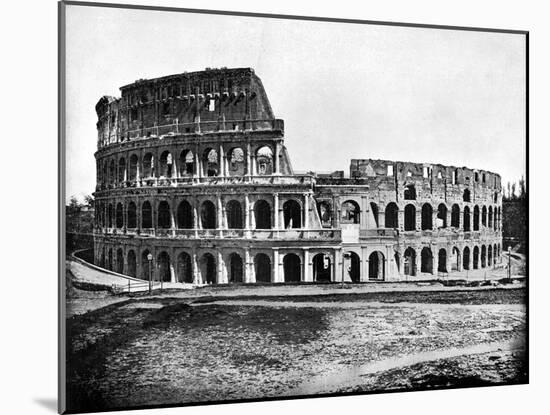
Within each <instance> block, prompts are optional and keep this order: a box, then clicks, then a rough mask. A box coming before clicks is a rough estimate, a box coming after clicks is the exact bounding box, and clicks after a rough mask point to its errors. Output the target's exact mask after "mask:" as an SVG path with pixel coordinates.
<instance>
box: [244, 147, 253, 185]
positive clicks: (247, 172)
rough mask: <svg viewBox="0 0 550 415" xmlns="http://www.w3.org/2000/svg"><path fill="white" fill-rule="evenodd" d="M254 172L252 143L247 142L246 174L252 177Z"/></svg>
mask: <svg viewBox="0 0 550 415" xmlns="http://www.w3.org/2000/svg"><path fill="white" fill-rule="evenodd" d="M251 173H252V165H251V162H250V143H247V144H246V174H245V176H247V177H250V175H251Z"/></svg>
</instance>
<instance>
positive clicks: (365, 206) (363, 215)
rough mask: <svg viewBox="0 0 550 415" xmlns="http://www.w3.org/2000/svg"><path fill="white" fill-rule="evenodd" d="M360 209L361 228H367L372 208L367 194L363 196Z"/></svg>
mask: <svg viewBox="0 0 550 415" xmlns="http://www.w3.org/2000/svg"><path fill="white" fill-rule="evenodd" d="M359 209H360V213H359V228H360V229H367V228H368V227H369V226H368V222H369V214H370V209H369V203H368V200H367V196H366V195H365V196H361V204H360V206H359Z"/></svg>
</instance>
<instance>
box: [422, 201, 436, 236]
mask: <svg viewBox="0 0 550 415" xmlns="http://www.w3.org/2000/svg"><path fill="white" fill-rule="evenodd" d="M432 217H433V208H432V205H430V204H429V203H424V204H423V205H422V222H421V223H422V230H423V231H425V230H432V229H433V223H432Z"/></svg>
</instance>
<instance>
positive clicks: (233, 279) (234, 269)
mask: <svg viewBox="0 0 550 415" xmlns="http://www.w3.org/2000/svg"><path fill="white" fill-rule="evenodd" d="M229 282H230V283H241V282H243V260H242V258H241V256H240V255H239V254H236V253H233V254H231V255H229Z"/></svg>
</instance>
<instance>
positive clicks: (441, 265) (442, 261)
mask: <svg viewBox="0 0 550 415" xmlns="http://www.w3.org/2000/svg"><path fill="white" fill-rule="evenodd" d="M437 270H438V271H439V272H447V251H446V250H445V249H443V248H441V249H440V250H439V254H438V264H437Z"/></svg>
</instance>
